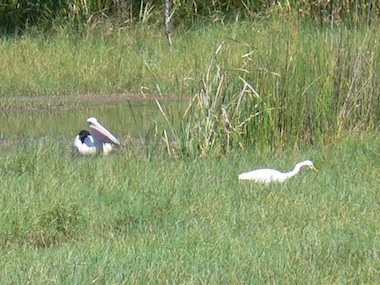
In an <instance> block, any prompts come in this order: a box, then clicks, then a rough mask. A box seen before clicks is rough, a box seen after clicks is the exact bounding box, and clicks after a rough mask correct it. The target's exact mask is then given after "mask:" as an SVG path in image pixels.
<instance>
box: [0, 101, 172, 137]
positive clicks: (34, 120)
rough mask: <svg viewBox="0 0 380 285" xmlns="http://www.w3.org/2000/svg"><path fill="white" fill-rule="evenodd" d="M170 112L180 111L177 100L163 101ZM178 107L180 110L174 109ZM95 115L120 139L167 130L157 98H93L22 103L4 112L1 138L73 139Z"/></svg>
mask: <svg viewBox="0 0 380 285" xmlns="http://www.w3.org/2000/svg"><path fill="white" fill-rule="evenodd" d="M160 104H161V106H162V107H163V108H164V110H165V112H166V113H167V114H172V113H176V114H178V109H177V108H178V106H179V103H178V101H160ZM174 109H176V110H177V111H174V112H173V110H174ZM90 116H94V117H96V118H97V119H98V121H99V122H100V123H102V124H103V125H104V126H105V127H106V128H107V129H109V130H110V131H111V132H112V133H113V134H115V135H116V136H117V137H118V138H119V139H120V140H121V141H123V139H126V138H129V139H134V138H140V137H143V138H144V139H150V138H152V139H153V137H154V134H159V133H160V132H162V130H163V129H168V124H167V122H166V121H165V119H164V116H163V115H162V113H161V111H160V110H159V108H158V106H157V104H156V102H155V101H154V100H149V101H141V100H140V101H137V100H136V101H129V100H119V101H110V102H109V101H105V100H101V101H98V102H96V101H91V102H75V103H72V102H71V103H69V104H67V103H58V104H54V103H51V102H50V103H49V104H45V105H44V104H37V106H33V104H32V105H31V106H26V107H25V106H21V107H17V106H16V107H14V108H9V109H5V110H3V111H1V124H0V136H1V137H0V138H1V140H2V141H3V142H9V141H24V142H25V141H26V140H28V139H33V140H35V139H39V138H47V139H50V138H51V139H53V140H59V141H66V140H68V141H72V140H73V139H74V137H75V136H76V135H77V134H78V133H79V131H80V130H82V129H84V130H86V129H87V125H86V120H87V118H88V117H90Z"/></svg>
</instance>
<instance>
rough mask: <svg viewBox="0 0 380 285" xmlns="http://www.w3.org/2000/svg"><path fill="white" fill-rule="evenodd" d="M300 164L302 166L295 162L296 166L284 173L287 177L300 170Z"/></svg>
mask: <svg viewBox="0 0 380 285" xmlns="http://www.w3.org/2000/svg"><path fill="white" fill-rule="evenodd" d="M302 166H303V165H302V164H299V163H298V164H296V166H295V167H294V169H293V170H292V171H289V172H287V173H286V176H287V177H288V178H290V177H293V176H294V175H296V174H297V173H298V172H300V169H301V167H302Z"/></svg>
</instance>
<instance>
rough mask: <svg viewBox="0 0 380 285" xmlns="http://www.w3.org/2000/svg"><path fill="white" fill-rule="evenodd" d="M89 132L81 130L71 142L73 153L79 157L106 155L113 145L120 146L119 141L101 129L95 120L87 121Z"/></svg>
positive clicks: (103, 128) (89, 119) (91, 118)
mask: <svg viewBox="0 0 380 285" xmlns="http://www.w3.org/2000/svg"><path fill="white" fill-rule="evenodd" d="M87 125H88V127H89V130H90V131H89V132H88V131H85V130H82V131H80V132H79V134H78V135H77V136H76V137H75V140H74V142H73V152H74V153H76V154H81V155H85V156H87V155H93V154H95V153H96V152H102V153H103V154H105V155H107V154H108V153H109V152H110V151H111V150H112V146H113V145H118V144H120V142H119V140H118V139H117V138H116V137H115V136H114V135H113V134H111V133H110V132H109V131H108V130H107V129H106V128H105V127H103V126H102V125H101V124H100V123H99V122H98V120H97V119H96V118H94V117H90V118H88V119H87Z"/></svg>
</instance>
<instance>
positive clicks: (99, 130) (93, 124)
mask: <svg viewBox="0 0 380 285" xmlns="http://www.w3.org/2000/svg"><path fill="white" fill-rule="evenodd" d="M87 125H88V127H89V129H90V134H91V136H93V137H94V138H96V139H97V140H98V141H100V142H102V143H112V144H120V142H119V140H118V139H117V138H116V137H115V136H114V135H113V134H111V133H110V132H109V131H108V130H107V129H106V128H105V127H103V126H102V125H101V124H100V123H99V122H98V120H96V119H95V118H94V117H90V118H88V119H87Z"/></svg>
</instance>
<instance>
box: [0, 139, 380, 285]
mask: <svg viewBox="0 0 380 285" xmlns="http://www.w3.org/2000/svg"><path fill="white" fill-rule="evenodd" d="M70 142H71V140H69V139H66V140H64V141H62V142H61V144H60V145H56V142H53V141H52V140H49V139H46V140H42V141H41V142H34V141H26V142H24V144H23V145H22V146H21V145H18V146H16V147H15V149H13V150H10V151H8V152H5V153H4V154H3V156H1V157H0V179H1V182H2V187H1V189H0V197H1V199H0V216H1V219H0V229H1V230H0V233H1V240H0V242H1V243H0V250H1V253H2V258H1V259H0V273H1V277H0V280H1V281H2V283H12V282H13V283H18V284H25V283H28V282H29V283H33V284H38V283H44V282H46V280H54V282H57V283H65V284H71V283H85V284H86V283H91V282H93V283H98V282H102V283H119V284H122V283H128V284H142V283H160V284H162V283H192V282H198V281H199V282H206V283H218V284H220V283H224V282H228V283H245V284H247V283H252V284H253V283H266V282H271V283H303V282H306V283H311V284H314V283H334V282H339V283H347V282H350V281H351V280H355V281H357V282H359V283H371V284H376V283H379V274H378V272H377V271H376V270H375V269H376V268H378V266H379V264H380V259H379V255H378V254H377V252H378V250H379V247H380V244H379V241H378V236H379V232H380V225H379V223H378V222H377V220H378V219H377V216H378V211H379V209H378V208H379V199H380V196H379V193H378V187H379V180H378V167H377V166H378V165H379V163H380V153H379V151H378V144H379V139H378V135H377V134H376V133H374V134H372V135H371V134H366V136H365V137H364V136H363V138H361V137H356V138H354V137H347V138H344V139H342V140H341V141H340V142H339V143H337V144H334V145H325V146H323V147H321V148H308V149H307V150H304V151H299V150H291V149H289V150H288V151H286V152H280V151H279V152H277V153H270V152H265V151H261V150H250V151H237V152H236V151H231V152H230V154H229V155H226V156H221V157H219V158H215V157H206V158H204V159H197V160H188V159H172V158H170V159H165V158H163V157H162V156H152V157H149V158H148V157H146V156H144V155H141V154H138V153H134V152H130V151H129V150H128V149H127V148H121V149H119V150H118V151H116V152H114V153H112V154H111V155H109V156H107V157H103V156H97V157H89V158H72V157H71V156H70V154H69V153H70V151H69V144H70ZM305 158H312V159H313V160H314V162H315V164H316V166H317V167H318V169H319V171H320V172H319V173H318V174H316V173H314V172H310V171H307V170H303V171H302V172H301V173H300V174H299V175H297V176H296V177H294V178H292V179H291V180H289V181H287V182H286V183H284V184H273V185H269V186H264V185H258V184H252V183H250V182H247V183H242V182H239V181H237V175H238V173H240V172H243V171H246V170H249V169H251V168H256V167H271V168H278V169H280V170H289V169H291V168H292V167H293V166H294V164H295V162H297V161H299V160H302V159H305ZM28 161H30V162H29V163H30V165H33V168H32V169H33V170H31V171H23V172H21V173H20V172H19V171H16V170H17V169H19V166H20V164H23V163H27V162H28Z"/></svg>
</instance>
